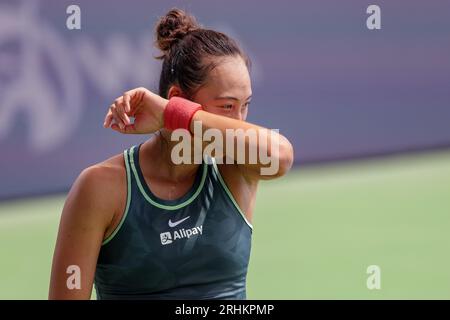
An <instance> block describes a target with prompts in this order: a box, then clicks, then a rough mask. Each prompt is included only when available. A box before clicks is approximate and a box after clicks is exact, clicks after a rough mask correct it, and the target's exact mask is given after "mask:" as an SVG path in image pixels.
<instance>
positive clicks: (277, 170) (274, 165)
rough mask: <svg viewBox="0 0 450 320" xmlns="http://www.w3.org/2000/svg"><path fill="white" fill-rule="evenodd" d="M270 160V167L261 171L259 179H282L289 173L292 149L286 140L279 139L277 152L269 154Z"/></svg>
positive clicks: (292, 158) (292, 160)
mask: <svg viewBox="0 0 450 320" xmlns="http://www.w3.org/2000/svg"><path fill="white" fill-rule="evenodd" d="M270 158H271V161H270V165H269V166H268V167H267V166H266V167H264V168H262V169H261V175H260V178H261V179H264V180H271V179H275V178H279V177H282V176H284V175H285V174H286V173H288V172H289V170H290V169H291V167H292V164H293V163H294V149H293V147H292V145H291V143H290V142H289V141H288V140H287V139H286V138H284V137H281V141H280V143H279V144H278V152H277V153H274V152H271V155H270Z"/></svg>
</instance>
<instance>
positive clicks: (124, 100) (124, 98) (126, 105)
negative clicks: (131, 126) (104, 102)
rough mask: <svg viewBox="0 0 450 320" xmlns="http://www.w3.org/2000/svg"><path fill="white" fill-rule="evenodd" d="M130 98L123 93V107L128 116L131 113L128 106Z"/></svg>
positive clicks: (127, 94)
mask: <svg viewBox="0 0 450 320" xmlns="http://www.w3.org/2000/svg"><path fill="white" fill-rule="evenodd" d="M130 101H131V96H130V94H129V93H127V92H125V93H124V94H123V106H124V109H125V112H126V113H127V114H129V113H130V112H131V106H130Z"/></svg>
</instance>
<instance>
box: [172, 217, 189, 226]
mask: <svg viewBox="0 0 450 320" xmlns="http://www.w3.org/2000/svg"><path fill="white" fill-rule="evenodd" d="M189 217H190V216H187V217H186V218H184V219H181V220H178V221H175V222H172V221H171V220H170V219H169V227H171V228H173V227H176V226H177V225H179V224H180V223H182V222H183V221H185V220H187V219H189Z"/></svg>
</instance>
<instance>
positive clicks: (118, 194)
mask: <svg viewBox="0 0 450 320" xmlns="http://www.w3.org/2000/svg"><path fill="white" fill-rule="evenodd" d="M126 179H127V178H126V171H125V163H124V159H123V155H122V154H118V155H116V156H113V157H111V158H109V159H107V160H105V161H102V162H99V163H97V164H94V165H92V166H90V167H88V168H86V169H84V170H83V171H82V172H81V173H80V175H79V176H78V178H77V179H76V181H75V183H74V184H73V186H72V189H71V191H70V193H69V196H68V198H67V203H68V204H72V206H74V207H77V208H79V209H80V210H77V211H84V212H93V213H99V212H104V213H105V215H106V217H104V218H105V219H107V220H109V221H111V220H112V218H113V217H114V215H115V214H116V213H117V212H120V209H121V207H122V202H124V198H125V197H126Z"/></svg>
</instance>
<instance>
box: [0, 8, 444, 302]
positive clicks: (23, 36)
mask: <svg viewBox="0 0 450 320" xmlns="http://www.w3.org/2000/svg"><path fill="white" fill-rule="evenodd" d="M71 4H77V5H78V6H79V7H80V8H81V30H68V29H67V28H66V19H67V17H68V14H67V13H66V8H67V7H68V6H69V5H71ZM370 4H377V5H379V6H380V8H381V26H382V28H381V29H380V30H369V29H368V28H367V27H366V19H367V17H368V16H369V15H368V14H367V13H366V9H367V7H368V6H369V5H370ZM173 6H177V7H179V8H182V9H185V10H187V11H189V12H191V13H192V14H194V15H195V16H196V17H197V19H198V21H199V22H200V23H202V24H203V25H205V26H206V27H209V28H213V29H217V30H220V31H223V32H225V33H227V34H229V35H231V36H232V37H234V38H235V39H236V40H238V42H240V44H241V45H242V47H243V48H244V49H245V50H246V51H247V52H248V53H249V55H250V56H251V58H252V60H253V69H252V81H253V100H252V105H251V107H250V114H249V118H248V121H250V122H253V123H257V124H260V125H263V126H266V127H270V128H275V129H280V132H281V133H282V134H284V135H286V136H287V137H288V138H289V139H290V141H291V142H292V143H293V145H294V149H295V160H296V165H297V168H296V169H294V170H293V173H292V174H291V176H290V177H287V178H286V180H285V182H283V180H282V181H281V182H277V183H274V184H273V185H271V186H270V187H269V186H267V187H266V185H263V186H262V187H261V194H262V195H260V196H259V197H260V198H259V199H261V200H260V201H259V205H258V210H257V212H256V218H255V219H256V223H255V226H256V230H258V228H259V230H260V233H259V234H258V232H256V233H255V248H256V249H254V250H255V251H253V253H252V254H253V255H254V257H252V261H254V262H252V263H253V264H252V265H251V272H250V284H249V286H250V297H263V298H274V297H275V298H276V297H282V298H303V297H309V298H311V297H319V298H320V297H322V298H323V297H338V298H347V297H351V298H355V297H356V298H360V297H371V296H370V295H369V293H367V289H366V288H365V285H364V281H365V280H364V277H365V273H364V272H365V271H364V270H365V269H364V268H363V266H366V265H368V264H370V263H371V259H370V257H372V258H373V257H378V259H379V261H380V260H381V261H386V264H387V265H389V263H392V266H396V267H395V268H397V269H395V268H394V267H393V269H392V270H393V273H391V277H392V279H395V277H397V279H401V280H399V282H398V283H397V286H395V285H392V287H395V288H396V289H395V290H394V289H392V287H391V289H392V290H391V291H389V290H385V291H383V293H382V294H380V295H378V296H376V297H382V298H389V297H421V298H423V297H446V298H449V297H450V274H449V271H448V270H450V268H449V267H450V259H449V258H448V257H447V255H448V252H449V251H448V250H447V249H450V248H449V247H450V238H449V235H448V227H449V226H450V221H449V213H450V200H449V199H450V190H449V185H450V166H449V163H450V155H449V152H448V149H447V148H448V147H449V146H450V2H449V1H445V0H434V1H423V0H408V1H406V0H399V1H383V0H377V1H376V2H375V1H370V2H369V1H360V0H341V1H332V0H323V1H313V0H305V1H288V0H278V1H257V0H246V1H235V0H229V1H210V0H195V1H181V0H180V1H149V0H145V1H144V0H133V1H118V0H108V1H107V0H96V1H87V0H78V1H76V2H74V1H66V0H39V1H37V0H30V1H0V147H1V156H0V199H1V200H3V201H2V202H0V212H1V213H2V215H1V216H0V230H1V231H2V232H1V233H0V239H1V240H2V243H3V245H2V246H1V247H0V255H1V256H3V257H6V256H7V257H9V259H6V258H2V265H1V267H0V269H1V268H3V270H6V271H5V272H6V273H8V274H9V276H8V277H6V276H5V277H3V278H2V277H1V276H0V280H1V281H0V287H2V288H3V291H2V290H1V289H0V297H1V298H12V297H19V298H20V297H26V298H45V296H46V290H47V287H46V286H47V284H48V274H49V263H50V260H51V252H52V250H53V245H54V237H55V234H56V227H57V221H58V219H59V214H60V211H61V208H62V204H63V201H64V198H65V192H67V190H68V189H69V188H70V186H71V184H72V183H73V181H74V180H75V178H76V177H77V176H78V174H79V173H80V172H81V170H82V169H83V168H85V167H87V166H89V165H92V164H94V163H96V162H99V161H102V160H104V159H106V158H108V157H110V156H112V155H115V154H118V153H120V152H121V151H122V150H123V149H125V148H127V147H129V146H130V145H132V144H136V143H139V142H141V141H143V140H144V139H146V137H145V136H123V135H119V134H118V133H116V132H113V131H111V130H106V129H104V128H103V127H102V123H103V118H104V115H105V112H106V111H107V108H108V106H109V104H110V103H111V102H112V101H113V100H114V99H115V98H116V97H117V96H119V95H121V94H122V93H123V92H124V91H125V90H128V89H131V88H134V87H137V86H145V87H147V88H149V89H151V90H154V91H156V89H157V83H158V79H159V72H160V68H161V62H160V61H158V60H155V59H154V58H153V56H155V55H157V54H158V51H157V50H156V49H155V48H154V45H153V41H154V38H153V30H154V26H155V23H156V21H157V19H158V17H160V16H162V15H164V14H165V13H166V12H167V11H168V10H169V9H170V8H172V7H173ZM421 150H422V151H423V150H429V152H427V153H425V154H422V153H420V154H416V153H414V152H413V153H407V156H400V158H395V159H391V158H389V157H387V158H377V159H379V160H376V161H375V160H366V161H362V162H355V160H354V159H358V158H369V159H370V156H374V155H389V154H402V152H404V151H421ZM431 150H434V151H431ZM436 150H437V151H436ZM342 159H347V160H348V161H347V162H344V163H343V164H342V163H341V162H334V161H335V160H342ZM352 159H353V160H352ZM322 162H326V163H329V164H328V165H327V166H324V167H322V166H312V167H311V168H310V167H309V166H308V167H307V168H306V169H303V170H304V171H302V168H303V166H302V164H306V163H312V164H315V163H322ZM308 168H309V169H308ZM375 177H378V178H375ZM36 195H39V196H42V197H37V198H31V199H29V198H28V197H29V196H36ZM370 195H374V196H370ZM11 199H16V200H14V201H13V200H11ZM276 200H277V201H276ZM383 205H384V207H383ZM380 206H381V207H380ZM275 212H276V213H277V214H281V213H283V214H285V215H287V216H289V215H292V216H291V218H293V219H298V220H297V221H298V224H297V227H296V229H292V230H291V231H292V233H289V234H286V233H285V234H284V240H281V239H280V240H279V242H277V241H276V240H274V238H277V237H279V233H275V231H273V230H274V227H276V226H278V229H277V230H278V231H279V230H280V229H281V228H285V227H286V226H285V224H283V223H281V222H280V221H279V219H277V218H274V213H275ZM425 215H426V218H425ZM374 217H376V219H379V220H376V221H378V224H377V222H375V223H374V224H371V221H372V222H373V221H374V220H373V218H374ZM39 219H42V220H39ZM258 219H259V220H258ZM424 219H426V220H424ZM30 221H31V222H30ZM36 221H40V222H36ZM427 223H428V224H427ZM368 224H369V225H372V229H370V228H369V229H367V228H366V227H367V225H368ZM424 225H425V226H429V228H428V229H426V230H424V229H422V228H423V227H424ZM327 228H328V229H327ZM405 228H406V229H405ZM408 228H409V229H408ZM362 230H364V232H363V231H362ZM446 230H447V231H446ZM380 234H382V235H383V236H382V237H381V238H383V239H384V240H379V241H377V240H373V239H380ZM343 235H347V237H348V238H345V236H344V237H343ZM350 235H352V237H350ZM369 235H371V236H373V237H372V238H371V237H369ZM425 235H426V236H425ZM311 239H315V240H314V241H313V243H312V244H315V246H314V245H313V246H311V247H309V246H308V247H299V246H297V245H295V247H294V248H293V249H292V250H288V249H286V250H281V251H278V250H277V249H278V248H279V247H274V246H275V244H277V245H278V244H279V245H281V246H282V245H284V244H286V243H288V242H289V241H290V242H289V243H291V244H292V245H294V244H305V243H310V242H311ZM371 239H372V240H371ZM400 239H403V240H400ZM405 239H409V240H408V241H406V240H405ZM288 240H289V241H288ZM399 241H400V242H399ZM11 243H16V246H14V245H10V244H11ZM332 243H334V245H338V244H339V249H337V248H336V247H333V244H332ZM356 243H359V245H360V247H355V245H356ZM30 244H32V245H33V244H34V246H35V247H31V248H30ZM258 244H259V245H258ZM263 248H270V249H272V251H269V252H267V251H264V249H263ZM364 248H369V249H368V250H369V252H372V253H373V254H374V255H373V256H369V255H368V252H367V251H365V249H364ZM297 249H298V250H301V253H300V252H299V253H298V254H297V251H295V250H297ZM316 250H321V252H322V253H323V255H318V253H317V251H316ZM339 250H342V251H339ZM370 250H372V251H370ZM24 251H26V252H27V254H28V258H25V257H24ZM33 252H36V255H37V256H36V257H33ZM270 252H272V253H274V252H277V253H275V254H276V255H277V254H280V255H282V256H276V258H274V257H273V256H272V255H271V253H270ZM336 252H342V254H341V255H336ZM386 252H389V255H390V257H399V256H402V257H403V258H404V259H406V260H399V261H395V262H392V260H389V259H390V258H389V257H386V256H384V255H383V254H384V253H386ZM407 252H409V253H410V255H408V254H407ZM404 254H406V256H405V255H404ZM427 254H433V256H432V257H428V258H427V259H425V257H426V255H427ZM358 257H359V258H358ZM24 259H25V260H24ZM27 259H28V260H27ZM30 259H32V260H30ZM40 259H41V260H40ZM275 259H278V260H275ZM383 259H385V260H383ZM375 260H376V259H375ZM29 261H35V266H36V269H35V273H31V274H30V273H27V272H29V270H28V271H27V269H26V265H27V263H29ZM39 261H40V262H39ZM277 261H278V263H277ZM312 261H314V264H308V263H309V262H310V263H312ZM350 261H353V263H356V264H357V265H351V262H350ZM424 261H428V262H429V264H426V265H421V264H420V263H424ZM438 262H439V263H438ZM318 265H320V266H321V267H320V268H318V267H317V266H318ZM405 265H406V266H409V267H406V269H405ZM411 265H415V266H416V269H415V268H414V267H411ZM264 266H266V267H264ZM327 266H328V267H327ZM349 266H350V269H351V270H353V271H354V270H359V271H358V272H360V273H361V272H362V275H360V276H359V278H358V280H355V279H354V278H352V279H353V280H354V281H355V282H351V281H350V280H349V279H350V278H351V277H350V276H349V277H350V278H349V277H345V276H343V275H347V272H350V271H349V268H348V267H349ZM437 266H439V267H437ZM265 268H266V269H265ZM274 268H276V269H275V270H278V271H280V274H281V273H286V271H290V272H291V274H292V273H297V272H298V274H302V275H303V276H298V278H295V277H294V278H293V277H292V276H291V277H290V278H287V277H286V278H283V277H282V276H281V278H280V279H279V281H276V280H274V279H267V277H266V276H265V275H266V274H267V273H266V272H270V270H274ZM286 268H288V269H286ZM327 268H328V269H327ZM352 268H353V269H352ZM436 268H438V269H436ZM319 269H320V271H321V272H322V271H323V273H321V274H317V276H315V275H316V273H315V272H319V271H318V270H319ZM308 270H309V271H310V273H309V274H308V272H307V271H308ZM361 270H362V271H361ZM392 270H391V271H392ZM405 270H406V271H405ZM252 271H253V272H252ZM353 271H352V272H353ZM355 272H356V271H355ZM405 272H406V273H405ZM433 272H437V273H436V274H437V275H438V276H436V277H437V278H439V280H438V279H436V282H433V281H432V280H430V276H429V275H430V274H431V273H433ZM15 273H17V274H15ZM323 274H328V275H329V276H330V277H332V278H324V276H323ZM25 275H27V276H25ZM394 275H395V276H394ZM408 277H416V278H418V279H420V281H422V282H421V285H418V286H415V287H414V286H412V285H411V284H410V283H409V282H408ZM19 279H22V280H19ZM32 279H35V280H32ZM283 279H284V280H283ZM296 279H297V280H296ZM311 279H314V282H313V281H312V280H311ZM339 279H342V281H347V282H342V283H341V282H339V281H341V280H339ZM361 279H362V280H361ZM33 281H36V282H33ZM271 281H272V282H271ZM296 281H297V282H296ZM348 281H350V282H348ZM392 281H393V282H391V283H395V280H392ZM430 281H431V282H430ZM20 283H21V284H22V286H21V285H20ZM30 283H34V284H31V285H27V284H30ZM349 283H350V284H349ZM412 287H413V289H412ZM22 288H29V289H27V290H29V291H27V292H25V291H24V290H22ZM30 288H31V289H30ZM346 290H347V291H346ZM414 290H416V291H414ZM427 290H428V291H427ZM257 292H260V294H259V295H258V293H257ZM421 294H422V295H421Z"/></svg>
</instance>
